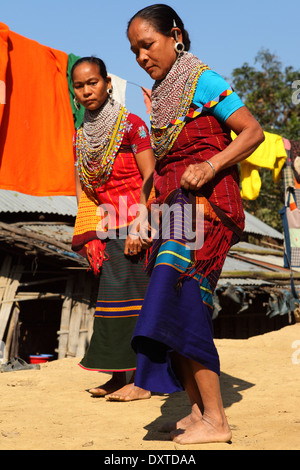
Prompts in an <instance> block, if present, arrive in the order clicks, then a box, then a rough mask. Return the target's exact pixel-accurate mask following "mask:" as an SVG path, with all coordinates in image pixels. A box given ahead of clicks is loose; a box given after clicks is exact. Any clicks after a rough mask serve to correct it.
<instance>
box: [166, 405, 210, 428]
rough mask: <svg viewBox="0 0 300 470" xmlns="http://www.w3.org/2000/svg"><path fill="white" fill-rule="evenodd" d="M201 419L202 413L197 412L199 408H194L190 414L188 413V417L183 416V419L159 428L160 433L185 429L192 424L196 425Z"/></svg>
mask: <svg viewBox="0 0 300 470" xmlns="http://www.w3.org/2000/svg"><path fill="white" fill-rule="evenodd" d="M200 419H202V413H201V411H200V410H199V408H196V407H194V408H193V410H192V413H190V414H189V415H188V416H185V417H184V418H182V419H180V420H179V421H173V422H167V423H165V424H163V425H162V426H161V427H160V428H159V431H160V432H172V431H175V430H176V429H183V430H184V429H186V428H188V427H189V426H191V425H192V424H194V423H196V422H197V421H199V420H200Z"/></svg>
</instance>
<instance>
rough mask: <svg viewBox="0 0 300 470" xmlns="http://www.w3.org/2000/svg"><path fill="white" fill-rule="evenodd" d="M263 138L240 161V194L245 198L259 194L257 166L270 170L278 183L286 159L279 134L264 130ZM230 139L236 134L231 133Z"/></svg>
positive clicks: (252, 198)
mask: <svg viewBox="0 0 300 470" xmlns="http://www.w3.org/2000/svg"><path fill="white" fill-rule="evenodd" d="M264 134H265V140H264V142H263V143H262V144H260V146H259V147H258V148H257V149H256V150H255V151H254V152H253V153H252V154H251V155H250V157H248V158H246V159H245V160H244V161H242V162H241V163H240V168H241V186H242V188H241V196H242V198H243V199H245V200H250V201H252V200H254V199H256V198H257V197H258V196H259V192H260V188H261V179H260V175H259V171H258V169H259V168H266V169H268V170H272V176H273V181H274V182H275V183H278V181H279V180H280V178H281V170H282V168H283V165H284V163H285V161H286V159H287V153H286V150H285V148H284V143H283V139H282V137H281V136H280V135H277V134H271V133H270V132H264ZM231 137H232V139H235V138H236V135H235V134H234V133H233V132H232V133H231Z"/></svg>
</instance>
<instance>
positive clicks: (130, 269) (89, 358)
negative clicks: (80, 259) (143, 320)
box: [79, 239, 149, 372]
mask: <svg viewBox="0 0 300 470" xmlns="http://www.w3.org/2000/svg"><path fill="white" fill-rule="evenodd" d="M124 247H125V240H122V239H114V240H108V241H107V243H106V253H107V255H108V260H106V261H104V263H103V265H102V270H101V273H100V282H99V291H98V298H97V305H96V310H95V318H94V330H93V334H92V337H91V341H90V344H89V347H88V349H87V352H86V354H85V356H84V358H83V359H82V360H81V362H80V364H79V365H80V366H81V367H83V368H85V369H88V370H95V371H110V372H116V371H129V370H135V368H136V354H135V353H134V351H133V349H132V347H131V337H132V334H133V331H134V328H135V324H136V320H137V318H138V316H139V312H140V310H141V307H142V302H143V299H144V296H145V292H146V289H147V285H148V282H149V276H148V275H147V274H146V273H145V271H144V260H143V259H140V257H129V256H125V255H124Z"/></svg>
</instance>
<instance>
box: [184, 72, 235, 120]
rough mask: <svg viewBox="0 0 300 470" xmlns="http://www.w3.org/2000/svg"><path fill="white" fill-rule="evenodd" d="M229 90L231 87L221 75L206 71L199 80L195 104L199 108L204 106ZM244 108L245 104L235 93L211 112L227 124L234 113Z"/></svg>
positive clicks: (211, 109) (194, 99)
mask: <svg viewBox="0 0 300 470" xmlns="http://www.w3.org/2000/svg"><path fill="white" fill-rule="evenodd" d="M229 88H230V85H229V84H228V83H227V82H226V80H224V78H223V77H221V75H219V74H218V73H216V72H214V71H213V70H205V72H203V73H202V75H201V76H200V78H199V80H198V84H197V88H196V91H195V94H194V98H193V103H194V104H195V105H196V106H197V107H201V106H204V105H205V104H206V103H208V102H209V101H212V100H214V99H216V98H218V97H219V95H220V94H221V93H223V91H225V90H228V89H229ZM242 106H244V103H243V102H242V100H241V99H240V98H239V97H238V95H237V94H236V93H235V92H233V93H231V94H230V95H229V96H226V98H225V99H224V100H222V101H221V102H220V103H218V104H217V105H216V106H214V107H212V108H210V111H211V113H212V115H213V116H215V117H216V118H217V119H218V120H220V121H223V122H225V121H226V119H228V118H229V116H231V114H232V113H234V112H235V111H237V110H238V109H239V108H241V107H242Z"/></svg>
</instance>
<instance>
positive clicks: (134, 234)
mask: <svg viewBox="0 0 300 470" xmlns="http://www.w3.org/2000/svg"><path fill="white" fill-rule="evenodd" d="M128 235H133V236H134V237H139V234H138V233H132V232H128Z"/></svg>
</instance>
